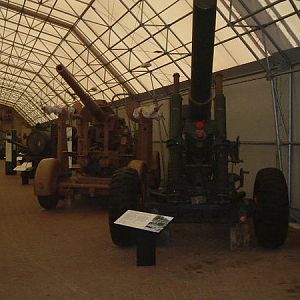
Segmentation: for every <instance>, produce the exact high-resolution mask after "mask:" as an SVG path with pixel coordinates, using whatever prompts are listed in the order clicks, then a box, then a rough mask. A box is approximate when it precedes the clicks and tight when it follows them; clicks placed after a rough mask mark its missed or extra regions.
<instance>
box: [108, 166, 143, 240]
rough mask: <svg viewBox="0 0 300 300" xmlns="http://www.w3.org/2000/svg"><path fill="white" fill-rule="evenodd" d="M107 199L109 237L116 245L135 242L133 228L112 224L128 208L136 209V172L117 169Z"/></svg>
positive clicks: (138, 192) (138, 184)
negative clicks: (109, 196)
mask: <svg viewBox="0 0 300 300" xmlns="http://www.w3.org/2000/svg"><path fill="white" fill-rule="evenodd" d="M111 193H112V195H111V199H110V201H109V228H110V234H111V239H112V241H113V242H114V244H116V245H117V246H131V245H134V244H135V232H134V229H131V228H129V227H124V226H120V225H116V224H114V222H115V221H116V220H117V219H118V218H119V217H120V216H121V215H122V214H123V213H125V212H126V211H127V210H128V209H133V210H135V209H137V206H138V201H139V198H140V180H139V175H138V172H137V171H136V170H135V169H132V168H128V167H125V168H122V169H120V170H117V171H116V172H115V173H114V175H113V177H112V183H111Z"/></svg>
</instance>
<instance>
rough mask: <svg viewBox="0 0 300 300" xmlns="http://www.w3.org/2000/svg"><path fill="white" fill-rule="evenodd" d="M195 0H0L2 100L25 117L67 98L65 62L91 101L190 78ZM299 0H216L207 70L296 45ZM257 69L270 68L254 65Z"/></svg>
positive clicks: (31, 118) (37, 118) (70, 97)
mask: <svg viewBox="0 0 300 300" xmlns="http://www.w3.org/2000/svg"><path fill="white" fill-rule="evenodd" d="M192 2H193V1H192V0H164V1H161V0H154V1H150V0H7V1H4V0H0V38H1V44H0V47H1V50H0V55H1V59H0V96H1V97H0V103H1V104H4V105H7V106H10V107H13V108H14V109H15V110H16V111H18V112H19V113H20V114H21V115H22V116H23V117H24V118H25V119H26V120H27V121H28V122H29V123H30V124H35V123H37V122H44V121H47V120H49V119H51V116H47V115H45V114H44V112H43V110H42V106H43V105H58V106H65V105H72V103H74V101H76V100H77V99H76V96H75V95H74V94H73V93H72V92H71V90H70V89H69V87H68V86H67V85H66V84H65V83H64V81H63V80H62V79H61V78H60V76H59V75H58V74H57V72H56V70H55V67H56V65H58V64H60V63H62V64H64V65H65V66H66V67H67V68H68V69H69V70H70V71H71V72H72V73H73V74H74V75H75V77H76V79H77V80H78V81H79V82H80V84H81V85H82V86H83V88H84V89H85V90H86V91H88V92H89V93H90V94H91V95H92V96H93V97H94V98H95V99H105V100H108V101H112V100H113V99H117V98H122V97H124V96H126V95H128V94H139V93H144V92H147V93H150V94H152V93H153V90H154V89H157V88H160V87H163V86H166V85H169V84H171V83H172V80H173V77H172V74H173V73H174V72H179V73H180V74H181V80H187V79H189V76H190V63H191V61H190V56H191V36H192V29H191V20H192ZM299 10H300V1H297V0H247V1H246V0H230V1H228V0H218V12H217V27H216V38H215V58H214V70H215V71H218V70H222V69H227V68H231V67H234V66H238V65H242V64H245V63H249V62H251V61H255V60H257V61H260V60H261V59H263V58H266V57H268V56H270V55H272V54H273V53H278V54H279V57H280V61H279V62H277V63H278V64H289V60H288V58H287V57H286V55H285V53H284V51H285V50H287V49H291V48H296V47H299V46H300V35H299V32H300V12H299ZM261 64H262V65H261V67H262V69H267V68H268V67H269V66H267V65H264V64H263V63H261Z"/></svg>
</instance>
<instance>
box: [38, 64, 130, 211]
mask: <svg viewBox="0 0 300 300" xmlns="http://www.w3.org/2000/svg"><path fill="white" fill-rule="evenodd" d="M56 70H57V72H58V74H60V75H61V76H62V77H63V79H64V80H65V81H66V82H67V84H68V85H69V86H70V87H71V88H72V90H73V91H74V92H75V94H76V95H77V96H78V97H79V99H80V100H81V102H82V103H83V105H84V107H81V106H80V107H78V109H77V111H75V113H70V111H68V110H67V109H61V110H60V113H59V116H58V119H57V155H56V158H48V159H43V160H42V161H41V162H40V163H39V165H38V167H37V170H36V175H35V181H34V190H35V195H36V196H37V198H38V201H39V203H40V205H41V206H42V207H43V208H45V209H53V208H55V207H56V205H57V203H58V200H59V198H62V197H65V196H68V197H71V196H72V195H73V194H75V193H77V194H80V195H87V196H90V197H101V196H105V195H108V194H109V190H110V182H111V176H112V174H113V172H114V171H115V170H116V169H118V168H121V167H122V166H125V165H127V164H128V162H129V161H130V160H132V159H133V158H134V155H135V154H134V148H133V142H132V138H131V134H130V132H129V130H128V128H127V126H126V124H125V120H124V119H121V118H119V117H118V116H117V115H116V114H115V113H114V112H113V110H112V109H111V108H110V107H109V105H108V103H107V102H106V101H104V100H98V101H94V100H93V99H92V98H91V97H90V96H89V95H88V94H87V93H86V92H85V91H84V90H83V89H82V88H81V86H80V85H79V83H78V82H77V81H76V80H75V78H74V77H73V75H72V74H71V73H70V72H69V71H68V70H67V69H66V68H65V67H64V66H63V65H58V66H57V67H56ZM70 125H72V126H75V128H76V129H77V138H76V140H77V142H76V144H77V145H76V146H77V147H76V148H77V151H68V149H67V136H66V127H67V126H70ZM69 157H72V158H73V159H74V160H76V164H74V165H72V167H71V168H72V176H70V170H69V166H68V160H69Z"/></svg>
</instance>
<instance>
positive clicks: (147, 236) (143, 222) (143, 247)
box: [114, 210, 173, 266]
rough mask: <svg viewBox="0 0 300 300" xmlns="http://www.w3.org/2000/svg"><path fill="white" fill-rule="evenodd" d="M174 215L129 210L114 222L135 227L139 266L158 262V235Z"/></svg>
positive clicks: (137, 262) (152, 264)
mask: <svg viewBox="0 0 300 300" xmlns="http://www.w3.org/2000/svg"><path fill="white" fill-rule="evenodd" d="M172 220H173V217H169V216H162V215H157V214H152V213H146V212H141V211H136V210H127V211H126V212H125V213H124V214H123V215H122V216H120V217H119V218H118V219H117V220H116V221H115V222H114V223H115V224H118V225H121V226H126V227H131V228H135V233H136V264H137V266H154V265H155V264H156V236H157V235H158V234H159V233H160V232H162V231H163V230H164V229H165V228H166V227H167V226H168V225H169V223H170V222H171V221H172Z"/></svg>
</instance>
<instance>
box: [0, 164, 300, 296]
mask: <svg viewBox="0 0 300 300" xmlns="http://www.w3.org/2000/svg"><path fill="white" fill-rule="evenodd" d="M0 185H1V187H0V299H1V300H6V299H72V300H73V299H138V300H140V299H178V300H182V299H188V300H190V299H213V300H214V299H222V300H223V299H251V300H253V299H300V231H299V230H298V231H297V230H295V229H293V230H292V229H291V230H290V232H289V238H288V241H287V244H286V245H285V246H284V247H283V248H281V249H280V250H276V251H266V250H263V249H260V248H258V247H256V246H255V243H253V244H252V246H251V247H250V249H247V250H239V251H230V250H229V239H228V237H229V231H228V228H226V227H224V226H211V225H209V226H208V225H199V224H196V225H193V224H186V225H184V224H173V225H171V226H172V240H171V242H170V243H169V244H168V245H165V246H160V247H158V248H157V265H156V266H153V267H137V266H136V261H135V259H136V256H135V248H128V249H119V248H118V247H116V246H114V245H113V244H112V243H111V241H110V236H109V232H108V226H107V213H106V210H105V209H101V208H100V207H99V206H95V205H91V204H88V203H84V204H77V206H76V205H75V208H73V209H57V210H55V211H49V212H48V211H45V210H43V209H41V208H40V206H39V204H38V203H37V201H36V199H35V198H34V196H33V187H32V184H30V185H28V186H22V185H21V180H20V177H19V176H5V175H4V164H3V162H1V163H0Z"/></svg>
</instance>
